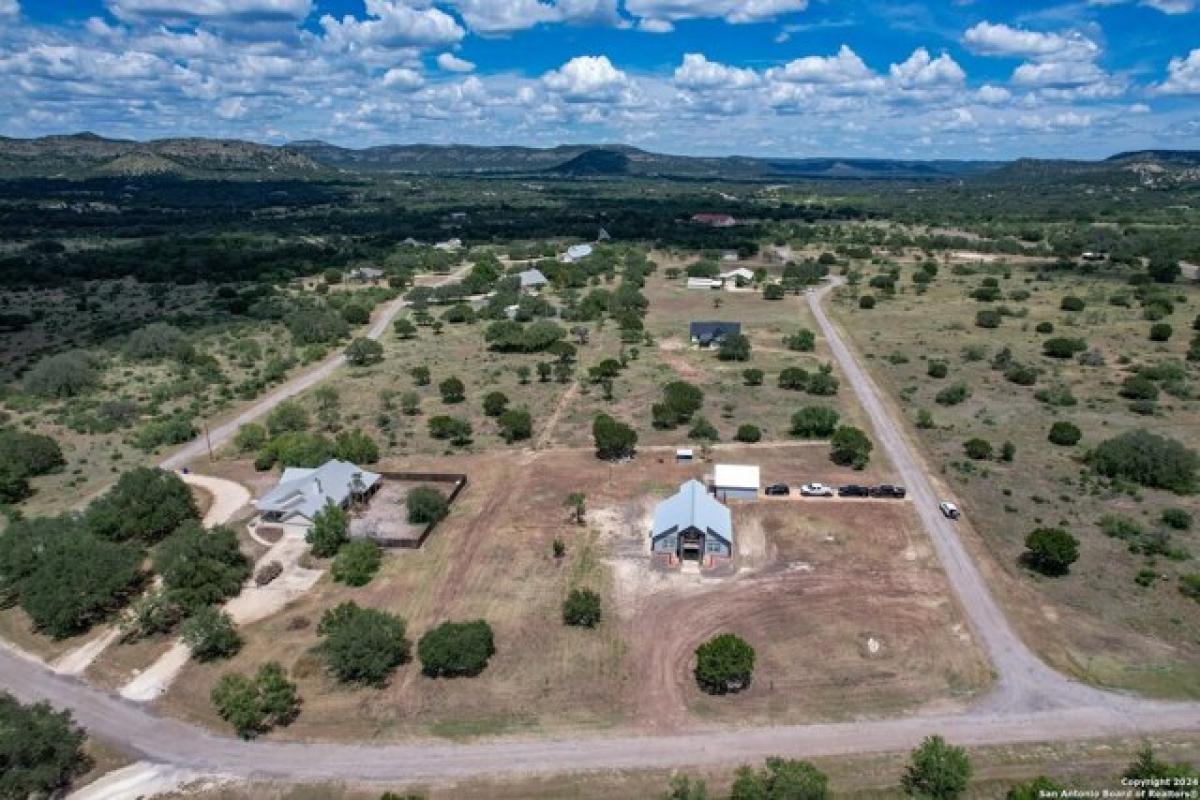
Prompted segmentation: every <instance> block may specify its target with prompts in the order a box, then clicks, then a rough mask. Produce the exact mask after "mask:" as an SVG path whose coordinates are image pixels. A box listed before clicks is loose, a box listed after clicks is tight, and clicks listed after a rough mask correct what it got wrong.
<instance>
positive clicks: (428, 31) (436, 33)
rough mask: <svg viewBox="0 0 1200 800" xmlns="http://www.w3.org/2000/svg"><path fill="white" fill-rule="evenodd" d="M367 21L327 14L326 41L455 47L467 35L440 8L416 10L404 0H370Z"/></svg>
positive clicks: (344, 44)
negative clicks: (336, 17)
mask: <svg viewBox="0 0 1200 800" xmlns="http://www.w3.org/2000/svg"><path fill="white" fill-rule="evenodd" d="M366 10H367V18H366V19H363V20H360V19H358V18H357V17H354V16H352V15H349V14H347V15H345V16H344V17H342V18H341V19H340V20H338V19H335V18H334V17H332V16H330V15H328V14H326V15H325V16H323V17H321V27H322V28H323V29H324V31H325V38H326V40H327V41H328V42H329V43H331V44H332V45H334V46H337V47H343V48H346V49H356V48H364V47H384V48H395V47H412V46H419V45H424V46H436V45H446V44H455V43H457V42H458V41H460V40H461V39H462V38H463V37H464V36H466V31H464V30H463V29H462V26H461V25H459V24H458V23H457V22H456V21H455V20H454V17H452V16H450V15H449V14H447V13H446V12H444V11H441V10H439V9H436V8H432V7H428V8H413V7H412V6H410V5H408V4H407V3H405V2H403V0H366Z"/></svg>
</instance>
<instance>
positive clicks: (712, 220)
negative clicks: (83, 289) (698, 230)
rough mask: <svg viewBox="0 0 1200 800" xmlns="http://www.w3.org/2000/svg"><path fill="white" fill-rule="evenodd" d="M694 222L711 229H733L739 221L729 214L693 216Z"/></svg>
mask: <svg viewBox="0 0 1200 800" xmlns="http://www.w3.org/2000/svg"><path fill="white" fill-rule="evenodd" d="M692 222H694V223H696V224H697V225H708V226H709V227H711V228H732V227H733V226H734V225H737V220H736V219H734V218H733V217H731V216H730V215H728V214H708V213H701V214H693V215H692Z"/></svg>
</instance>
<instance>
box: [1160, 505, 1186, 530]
mask: <svg viewBox="0 0 1200 800" xmlns="http://www.w3.org/2000/svg"><path fill="white" fill-rule="evenodd" d="M1160 519H1162V523H1163V524H1164V525H1166V526H1167V527H1168V528H1174V529H1175V530H1177V531H1187V530H1191V528H1192V515H1191V514H1189V513H1188V512H1187V511H1184V510H1183V509H1182V508H1165V509H1163V512H1162V516H1161V517H1160Z"/></svg>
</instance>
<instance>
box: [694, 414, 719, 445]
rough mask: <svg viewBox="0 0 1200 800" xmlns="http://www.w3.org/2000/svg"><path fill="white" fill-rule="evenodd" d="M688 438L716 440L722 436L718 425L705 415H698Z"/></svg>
mask: <svg viewBox="0 0 1200 800" xmlns="http://www.w3.org/2000/svg"><path fill="white" fill-rule="evenodd" d="M688 438H689V439H696V440H697V441H705V442H715V441H717V439H719V438H721V436H720V434H719V433H718V432H717V429H716V427H715V426H714V425H713V424H712V423H711V422H709V421H708V420H707V419H706V418H705V417H696V420H695V422H693V423H692V427H691V429H690V430H689V431H688Z"/></svg>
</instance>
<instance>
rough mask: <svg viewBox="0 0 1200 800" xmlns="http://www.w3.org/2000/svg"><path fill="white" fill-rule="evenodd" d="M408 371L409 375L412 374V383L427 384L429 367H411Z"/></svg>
mask: <svg viewBox="0 0 1200 800" xmlns="http://www.w3.org/2000/svg"><path fill="white" fill-rule="evenodd" d="M408 372H409V374H410V375H412V379H413V383H415V384H416V385H417V386H428V385H429V381H430V376H429V367H413V368H412V369H411V370H409V371H408Z"/></svg>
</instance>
